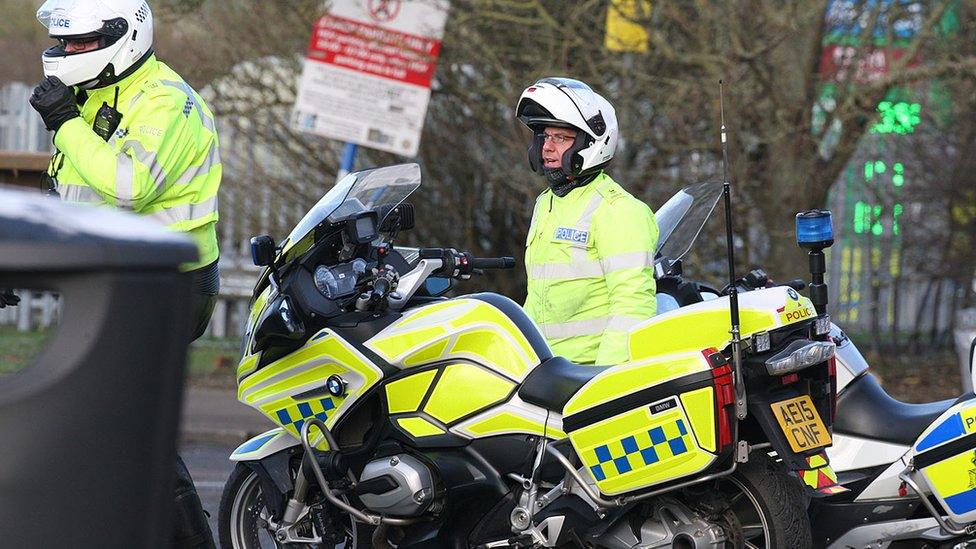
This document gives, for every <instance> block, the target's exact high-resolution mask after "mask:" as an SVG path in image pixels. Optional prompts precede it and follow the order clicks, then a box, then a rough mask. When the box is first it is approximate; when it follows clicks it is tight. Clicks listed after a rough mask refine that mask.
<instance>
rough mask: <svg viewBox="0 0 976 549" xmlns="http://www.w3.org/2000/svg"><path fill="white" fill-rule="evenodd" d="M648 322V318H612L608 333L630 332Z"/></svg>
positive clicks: (608, 323) (609, 322) (608, 324)
mask: <svg viewBox="0 0 976 549" xmlns="http://www.w3.org/2000/svg"><path fill="white" fill-rule="evenodd" d="M645 320H647V319H646V318H635V317H632V316H611V317H610V320H609V321H608V322H607V331H608V332H628V331H630V329H631V328H633V327H634V326H637V325H638V324H640V323H641V322H643V321H645Z"/></svg>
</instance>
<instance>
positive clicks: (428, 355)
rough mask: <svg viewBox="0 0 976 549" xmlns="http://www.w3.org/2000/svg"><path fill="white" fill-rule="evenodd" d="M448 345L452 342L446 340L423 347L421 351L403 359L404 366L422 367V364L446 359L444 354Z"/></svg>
mask: <svg viewBox="0 0 976 549" xmlns="http://www.w3.org/2000/svg"><path fill="white" fill-rule="evenodd" d="M448 343H450V340H449V339H447V338H444V339H441V340H440V341H436V342H435V343H433V344H432V345H428V346H426V347H423V348H422V349H420V350H419V351H417V352H415V353H413V354H411V355H410V356H408V357H407V358H405V359H403V365H404V366H420V365H422V364H430V363H431V362H436V361H438V360H441V359H443V358H444V352H445V351H446V350H447V344H448Z"/></svg>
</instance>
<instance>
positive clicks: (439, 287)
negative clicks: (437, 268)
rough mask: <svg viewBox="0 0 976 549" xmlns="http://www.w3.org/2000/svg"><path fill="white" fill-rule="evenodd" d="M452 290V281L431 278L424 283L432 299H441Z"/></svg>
mask: <svg viewBox="0 0 976 549" xmlns="http://www.w3.org/2000/svg"><path fill="white" fill-rule="evenodd" d="M450 289H451V279H449V278H440V277H436V276H432V277H429V278H428V279H427V280H425V281H424V290H425V291H426V292H427V295H429V296H431V297H440V296H441V295H443V294H445V293H446V292H447V291H448V290H450Z"/></svg>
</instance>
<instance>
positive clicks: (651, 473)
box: [569, 406, 715, 495]
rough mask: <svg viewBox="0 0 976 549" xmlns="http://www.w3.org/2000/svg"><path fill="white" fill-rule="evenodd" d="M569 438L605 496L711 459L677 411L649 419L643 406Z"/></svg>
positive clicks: (677, 473) (683, 473)
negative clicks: (697, 443)
mask: <svg viewBox="0 0 976 549" xmlns="http://www.w3.org/2000/svg"><path fill="white" fill-rule="evenodd" d="M569 438H570V440H571V441H572V443H573V448H574V449H575V450H576V453H577V455H579V456H580V459H581V460H582V461H583V464H584V466H585V467H586V469H587V471H588V472H589V473H590V475H591V476H592V477H593V478H594V480H596V484H597V487H598V488H599V489H600V491H601V492H603V493H604V494H607V495H616V494H621V493H624V492H630V491H633V490H638V489H641V488H646V487H649V486H653V485H655V484H660V483H663V482H668V481H673V480H676V479H679V478H683V477H686V476H689V475H692V474H694V473H697V472H698V471H701V470H702V469H704V468H705V467H708V465H709V464H711V463H712V462H713V461H714V460H715V456H714V455H712V454H710V453H708V452H705V451H703V450H701V449H699V448H698V446H697V445H696V444H695V442H694V435H693V433H692V432H691V431H690V430H689V427H688V423H687V420H686V419H685V417H684V416H683V415H682V414H681V411H680V410H679V409H673V411H671V412H662V413H658V414H654V415H651V413H650V411H649V410H648V408H647V407H646V406H643V407H641V408H638V409H635V410H632V411H630V412H627V413H624V414H621V415H619V416H615V417H613V418H610V419H607V420H604V421H601V422H598V423H595V424H593V425H590V426H587V427H584V428H583V429H580V430H578V431H575V432H573V433H572V434H570V435H569Z"/></svg>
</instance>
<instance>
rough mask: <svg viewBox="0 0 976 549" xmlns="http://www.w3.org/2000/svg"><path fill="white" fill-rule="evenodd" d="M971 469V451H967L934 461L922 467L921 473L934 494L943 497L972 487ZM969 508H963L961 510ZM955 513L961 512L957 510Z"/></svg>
mask: <svg viewBox="0 0 976 549" xmlns="http://www.w3.org/2000/svg"><path fill="white" fill-rule="evenodd" d="M971 469H973V453H972V451H969V452H964V453H962V454H957V455H955V456H952V457H951V458H949V459H946V460H944V461H940V462H938V463H934V464H932V465H930V466H928V467H926V468H925V469H922V473H923V474H925V477H926V478H927V479H928V481H929V484H930V485H931V486H932V489H933V490H934V491H935V492H936V494H938V495H939V496H940V497H941V498H942V499H945V498H948V497H950V496H954V495H956V494H960V493H963V492H967V491H970V490H972V489H973V487H972V486H971V483H972V476H973V475H970V473H969V471H970V470H971ZM971 510H972V509H965V510H963V512H968V511H971ZM957 514H961V513H958V512H957Z"/></svg>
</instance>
